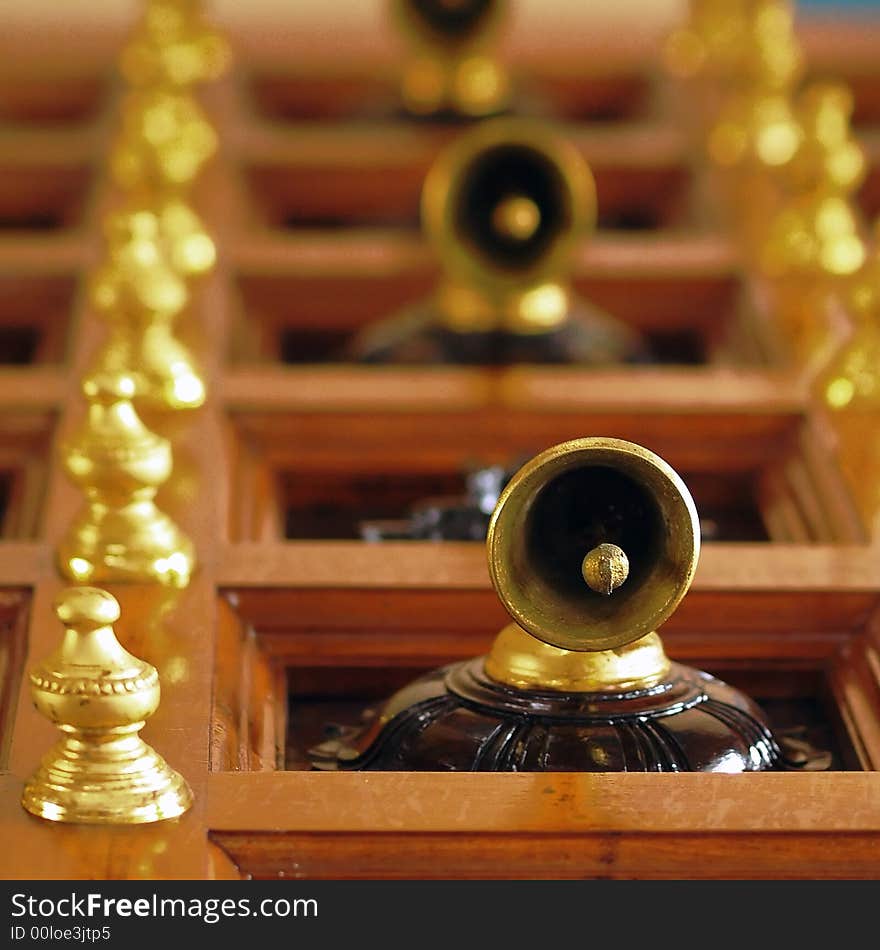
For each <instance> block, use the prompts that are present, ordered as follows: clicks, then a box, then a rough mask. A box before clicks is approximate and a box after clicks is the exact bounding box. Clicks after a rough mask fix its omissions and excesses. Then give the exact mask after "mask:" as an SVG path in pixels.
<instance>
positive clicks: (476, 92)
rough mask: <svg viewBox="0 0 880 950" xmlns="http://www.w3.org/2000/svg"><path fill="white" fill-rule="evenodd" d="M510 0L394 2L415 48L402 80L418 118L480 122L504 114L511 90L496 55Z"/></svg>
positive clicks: (408, 102)
mask: <svg viewBox="0 0 880 950" xmlns="http://www.w3.org/2000/svg"><path fill="white" fill-rule="evenodd" d="M506 6H507V5H506V3H505V2H504V0H392V2H391V12H392V16H393V19H394V21H395V22H396V24H397V27H398V30H399V32H400V34H401V36H402V37H403V39H404V40H405V42H406V43H407V46H408V47H409V55H408V56H407V58H406V60H405V63H404V67H403V72H402V75H401V82H400V96H401V100H402V104H403V107H404V109H405V110H406V111H407V112H408V113H410V114H411V115H413V116H425V117H432V118H434V117H443V118H465V119H476V118H483V117H484V116H488V115H493V114H496V113H499V112H503V111H504V110H505V109H506V108H507V106H508V103H509V100H510V94H511V87H510V79H509V76H508V74H507V69H506V68H505V66H504V65H503V64H502V63H501V62H500V60H499V59H498V57H497V55H495V51H494V46H495V45H496V39H497V34H498V27H499V25H500V23H501V21H502V19H503V17H504V13H505V10H506Z"/></svg>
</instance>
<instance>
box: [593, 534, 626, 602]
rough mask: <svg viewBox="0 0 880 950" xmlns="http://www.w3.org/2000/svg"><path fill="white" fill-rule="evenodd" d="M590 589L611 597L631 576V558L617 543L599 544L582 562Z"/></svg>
mask: <svg viewBox="0 0 880 950" xmlns="http://www.w3.org/2000/svg"><path fill="white" fill-rule="evenodd" d="M581 573H582V574H583V576H584V580H585V581H586V582H587V586H588V587H589V588H590V590H594V591H595V592H596V593H597V594H605V596H606V597H609V596H610V595H611V594H612V593H613V592H614V591H615V590H617V588H618V587H620V585H621V584H622V583H623V582H624V581H625V580H626V579H627V577H629V558H628V557H627V556H626V553H625V552H624V551H623V549H622V548H619V547H618V546H617V545H616V544H599V545H597V546H596V547H595V548H593V550H592V551H590V552H589V553H588V554H587V556H586V557H585V558H584V560H583V563H582V564H581Z"/></svg>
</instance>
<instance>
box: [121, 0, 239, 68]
mask: <svg viewBox="0 0 880 950" xmlns="http://www.w3.org/2000/svg"><path fill="white" fill-rule="evenodd" d="M200 7H201V3H200V2H198V0H195V2H194V0H147V3H146V5H145V10H144V15H143V18H142V20H141V22H140V24H139V25H138V27H137V28H136V30H135V32H134V34H133V36H132V37H131V39H130V40H129V41H128V43H126V45H125V47H124V49H123V51H122V55H121V57H120V63H119V65H120V70H121V71H122V74H123V76H124V77H125V78H126V80H127V81H128V82H129V83H130V84H131V85H133V86H146V85H152V86H156V85H163V84H167V85H172V86H188V85H192V84H194V83H198V82H203V81H205V80H211V79H217V78H218V77H220V76H221V75H222V74H223V73H224V72H225V71H226V69H227V68H228V66H229V62H230V50H229V45H228V43H227V42H226V40H225V39H224V37H223V36H221V35H220V34H219V33H217V32H216V31H215V30H214V29H213V28H212V27H211V26H210V25H209V24H208V23H207V22H206V21H205V19H204V17H203V16H202V14H201V10H200Z"/></svg>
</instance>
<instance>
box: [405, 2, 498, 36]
mask: <svg viewBox="0 0 880 950" xmlns="http://www.w3.org/2000/svg"><path fill="white" fill-rule="evenodd" d="M403 6H404V7H405V8H408V12H409V14H410V16H412V17H415V18H417V20H418V22H419V24H420V25H421V26H422V27H423V28H424V29H426V30H428V31H430V32H431V33H433V34H435V35H436V36H437V38H438V39H444V40H446V41H454V40H458V39H465V38H469V37H471V36H472V35H473V34H474V33H476V32H478V31H480V30H481V29H482V28H483V27H484V25H485V24H486V23H487V22H488V21H489V20H490V19H491V18H492V17H493V16H494V15H495V14H496V13H497V12H498V11H497V8H498V6H499V4H498V2H497V0H404V3H403Z"/></svg>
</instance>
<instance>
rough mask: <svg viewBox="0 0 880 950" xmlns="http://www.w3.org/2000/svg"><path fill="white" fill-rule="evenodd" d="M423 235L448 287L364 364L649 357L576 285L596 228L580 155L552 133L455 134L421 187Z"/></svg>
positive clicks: (364, 353) (517, 124)
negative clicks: (578, 263) (576, 260)
mask: <svg viewBox="0 0 880 950" xmlns="http://www.w3.org/2000/svg"><path fill="white" fill-rule="evenodd" d="M421 206H422V207H421V214H422V226H423V229H424V231H425V233H426V234H427V237H428V238H429V240H430V242H431V244H432V245H433V247H434V250H435V252H436V254H437V256H438V258H439V260H440V263H441V266H442V270H443V277H442V280H441V283H440V285H439V287H438V289H437V291H436V293H435V294H434V295H433V297H432V298H431V299H430V300H428V301H426V302H423V303H420V304H416V305H415V306H414V307H411V308H409V309H407V310H406V311H405V312H404V313H403V314H402V315H399V316H397V317H392V318H391V319H390V320H388V321H383V322H381V323H379V324H378V325H376V326H373V327H368V328H367V329H366V330H365V331H364V332H363V333H362V334H361V335H360V336H359V337H358V338H357V339H356V340H355V341H354V344H353V346H352V347H351V350H350V353H349V355H350V356H352V357H353V358H355V359H358V360H363V361H367V362H404V363H432V362H447V363H470V364H510V363H589V364H609V363H619V362H623V361H627V360H638V359H642V358H644V356H645V348H644V346H643V344H642V342H641V340H640V339H639V337H638V336H637V335H636V334H635V333H634V332H633V331H632V330H631V329H630V328H629V327H626V326H625V325H623V324H621V323H619V322H618V321H616V320H614V319H612V318H611V317H610V316H609V315H608V314H606V313H603V312H602V311H601V310H599V309H598V308H597V307H594V306H593V305H591V304H590V303H588V302H587V301H584V300H582V299H580V298H578V297H577V295H576V294H575V293H574V292H573V290H572V287H571V281H570V271H571V267H572V257H573V254H574V251H575V249H576V248H577V246H578V244H579V243H580V242H581V241H582V240H583V239H584V237H585V235H586V234H587V232H589V231H590V230H592V229H593V228H594V227H595V223H596V188H595V183H594V180H593V175H592V173H591V171H590V168H589V166H588V165H587V163H586V162H585V161H584V159H583V157H582V155H581V154H580V152H579V151H578V150H577V149H576V148H575V147H574V145H572V144H571V142H569V141H568V140H567V139H566V138H565V137H564V136H563V135H561V134H560V133H558V132H557V131H556V130H555V129H554V128H553V127H552V126H550V125H548V124H545V123H543V122H538V121H531V120H525V119H493V120H490V121H488V122H484V123H482V124H481V125H480V126H478V127H476V128H474V129H473V130H471V131H470V132H468V133H466V134H464V135H462V136H460V137H459V138H458V139H457V140H456V141H454V142H453V143H452V144H451V145H450V146H448V147H447V148H446V149H445V150H444V151H443V152H442V153H441V154H440V156H439V157H438V158H437V160H436V161H435V163H434V164H433V166H432V167H431V169H430V171H429V173H428V175H427V177H426V179H425V183H424V186H423V188H422V201H421Z"/></svg>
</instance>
